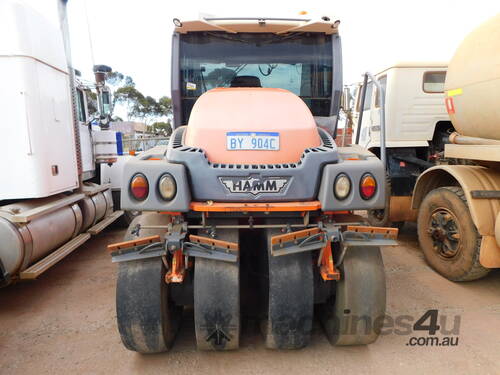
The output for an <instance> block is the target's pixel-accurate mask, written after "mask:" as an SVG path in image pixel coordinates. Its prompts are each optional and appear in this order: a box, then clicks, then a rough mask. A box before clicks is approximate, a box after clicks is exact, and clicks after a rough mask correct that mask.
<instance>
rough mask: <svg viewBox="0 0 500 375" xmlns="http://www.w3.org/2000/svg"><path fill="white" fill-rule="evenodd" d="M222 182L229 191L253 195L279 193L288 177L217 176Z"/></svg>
mask: <svg viewBox="0 0 500 375" xmlns="http://www.w3.org/2000/svg"><path fill="white" fill-rule="evenodd" d="M219 179H220V181H221V182H222V184H223V185H224V186H225V187H226V188H227V190H229V192H231V193H250V194H253V195H258V194H263V193H275V194H276V193H279V192H281V191H282V190H283V189H284V188H285V186H286V185H287V184H288V181H289V180H290V177H261V176H259V175H252V176H249V177H219Z"/></svg>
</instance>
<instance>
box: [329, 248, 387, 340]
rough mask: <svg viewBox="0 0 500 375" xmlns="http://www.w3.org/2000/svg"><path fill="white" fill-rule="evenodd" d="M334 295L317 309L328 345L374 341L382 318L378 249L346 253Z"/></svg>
mask: <svg viewBox="0 0 500 375" xmlns="http://www.w3.org/2000/svg"><path fill="white" fill-rule="evenodd" d="M339 270H340V277H341V279H340V280H339V281H337V282H335V284H336V285H335V294H334V295H333V296H332V297H331V298H330V300H329V301H327V302H326V303H325V304H324V305H322V306H321V308H320V319H321V322H322V324H323V328H324V329H325V332H326V335H327V337H328V340H329V341H330V343H331V344H332V345H337V346H347V345H367V344H371V343H373V342H374V341H375V340H377V338H378V336H379V334H380V330H381V328H382V325H383V321H384V316H385V301H386V299H385V296H386V292H385V272H384V263H383V261H382V255H381V253H380V249H379V248H378V247H366V246H355V247H349V248H348V249H347V250H346V255H345V258H344V261H343V263H342V264H341V265H340V266H339Z"/></svg>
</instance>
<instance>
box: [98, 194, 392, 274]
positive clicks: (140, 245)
mask: <svg viewBox="0 0 500 375" xmlns="http://www.w3.org/2000/svg"><path fill="white" fill-rule="evenodd" d="M190 208H191V210H192V211H194V212H201V213H202V214H203V218H205V217H207V216H208V215H209V214H210V213H215V212H217V213H222V212H226V213H229V212H241V213H248V212H262V213H270V212H300V213H301V215H302V216H303V217H304V218H305V219H304V223H305V226H310V227H309V228H306V229H302V230H297V231H288V232H287V233H284V234H279V235H276V236H273V237H272V238H271V251H272V253H273V255H277V256H279V255H285V254H287V253H291V252H296V251H304V249H308V248H307V244H306V245H304V243H306V242H307V241H309V240H310V239H314V240H315V241H316V242H315V244H312V245H309V246H310V248H311V249H313V248H315V249H318V248H319V249H320V253H319V256H318V261H317V266H318V267H319V268H320V274H321V277H322V279H323V280H325V281H326V280H339V279H340V276H341V275H340V272H339V270H338V268H337V267H336V265H335V262H334V257H333V254H332V241H339V238H338V237H340V236H339V234H340V232H337V231H334V232H332V231H329V230H328V229H325V227H324V226H323V227H321V224H320V225H319V226H316V225H314V224H309V222H308V218H309V212H311V211H317V210H320V209H321V204H320V202H319V201H311V202H278V203H222V202H211V201H208V202H192V203H191V207H190ZM161 213H162V214H167V215H171V216H172V217H173V218H174V221H175V217H178V216H181V215H182V214H181V213H180V212H167V211H165V212H161ZM205 215H206V216H205ZM323 216H324V217H325V218H326V219H327V221H328V222H329V223H334V225H335V227H336V228H339V227H343V228H345V229H346V230H345V231H344V232H342V234H343V237H346V234H349V236H348V238H350V240H348V242H349V244H351V245H355V244H357V243H359V244H360V245H367V244H370V245H372V246H380V245H395V244H396V243H395V241H394V240H395V239H396V238H397V235H398V229H396V228H380V227H370V226H363V225H352V224H354V222H359V221H360V220H359V219H360V217H359V216H357V215H353V214H352V212H350V211H328V212H323ZM306 218H307V219H306ZM351 223H352V224H351ZM234 227H235V228H236V227H238V226H234ZM259 227H261V226H257V225H256V226H254V227H253V228H259ZM262 227H265V226H262ZM143 228H145V229H158V228H157V227H153V226H150V227H143ZM165 229H167V227H165ZM188 239H189V242H190V243H193V244H195V245H196V246H204V247H206V248H207V249H216V248H217V249H221V250H222V251H224V252H226V253H228V254H229V253H231V254H238V251H239V245H238V243H234V242H228V241H223V240H218V239H213V238H209V237H204V236H199V235H194V234H190V235H189V236H188ZM343 242H346V241H343ZM318 243H321V246H320V247H318ZM287 245H288V246H287ZM297 245H301V246H303V249H299V250H297V247H296V246H297ZM155 246H156V248H157V249H158V248H162V249H163V246H164V245H163V243H162V240H161V238H160V236H158V235H156V236H150V237H138V238H137V239H134V240H131V241H125V242H119V243H115V244H111V245H108V250H109V251H110V252H111V255H112V256H113V261H118V262H119V261H125V260H129V259H120V258H122V257H124V256H125V257H126V256H128V254H130V253H131V252H134V251H135V252H140V251H142V250H144V249H145V248H146V247H147V248H149V249H154V248H155ZM294 246H295V247H294ZM314 246H315V247H314ZM344 246H345V244H344ZM168 250H169V251H170V252H171V253H172V258H171V261H170V264H166V265H167V266H168V268H167V269H168V270H169V271H168V272H167V273H166V275H165V281H166V282H167V283H181V282H183V280H184V275H185V272H186V269H187V267H189V266H190V264H189V262H187V259H188V256H187V255H186V254H185V252H184V250H183V248H175V247H174V248H172V247H168ZM294 250H295V251H294ZM155 254H158V253H155ZM236 256H237V255H236ZM163 259H164V262H166V258H165V257H163ZM342 259H343V256H342V255H341V256H340V257H339V258H338V263H341V262H342Z"/></svg>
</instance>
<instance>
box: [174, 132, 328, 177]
mask: <svg viewBox="0 0 500 375" xmlns="http://www.w3.org/2000/svg"><path fill="white" fill-rule="evenodd" d="M185 130H186V127H184V126H183V127H180V128H178V129H176V130H175V132H174V133H173V134H172V143H171V147H172V148H175V149H177V150H176V151H178V152H188V153H201V154H202V155H203V157H204V159H205V160H206V163H207V164H208V166H210V168H214V169H233V170H264V169H265V170H268V169H294V168H298V167H299V166H300V165H302V163H303V160H304V158H305V157H306V155H307V154H309V153H323V152H332V150H333V149H334V146H333V140H332V138H331V137H330V135H329V134H328V133H327V132H326V131H325V130H323V129H320V128H318V133H319V136H320V138H321V143H322V144H321V146H318V147H311V148H307V149H305V150H304V152H303V153H302V156H301V157H300V160H299V161H298V162H297V163H283V164H224V163H212V162H210V161H209V160H208V159H207V157H206V155H205V153H204V152H203V149H201V148H198V147H190V146H184V145H183V144H182V136H183V134H184V131H185Z"/></svg>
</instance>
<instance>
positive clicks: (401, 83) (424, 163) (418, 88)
mask: <svg viewBox="0 0 500 375" xmlns="http://www.w3.org/2000/svg"><path fill="white" fill-rule="evenodd" d="M446 70H447V64H446V63H440V62H401V63H398V64H395V65H393V66H391V67H389V68H387V69H384V70H382V71H381V72H380V73H378V74H376V77H377V79H378V80H379V81H380V84H381V85H382V87H383V88H384V90H385V120H386V131H387V133H386V138H387V143H386V147H387V175H388V187H389V188H388V189H387V191H386V194H387V197H386V199H387V203H386V209H383V210H370V211H369V212H368V220H369V222H370V223H371V224H372V225H379V226H387V225H391V223H392V224H393V225H396V226H401V225H402V224H403V223H404V222H405V221H415V220H416V216H417V213H416V211H414V210H411V196H412V193H413V188H414V186H415V182H416V180H417V178H418V176H419V175H420V174H421V173H422V172H423V171H424V170H426V169H427V168H429V167H432V166H434V165H436V164H443V163H449V162H450V161H447V160H445V159H444V157H443V151H444V145H445V143H448V137H449V135H450V134H451V133H452V132H453V131H454V128H453V125H452V123H451V121H450V118H449V116H448V114H447V113H446V108H445V105H444V81H445V76H446ZM365 91H366V96H365V100H364V101H363V96H362V94H363V92H365ZM379 95H380V94H379V92H378V90H376V88H375V87H374V85H373V83H372V82H365V83H360V84H356V85H355V100H354V102H353V106H352V109H351V112H352V122H353V128H354V135H353V139H352V141H353V143H355V144H359V145H360V146H363V147H365V148H366V149H368V150H370V151H371V152H373V153H375V154H376V155H380V113H379V112H380V108H379V106H378V96H379Z"/></svg>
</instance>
